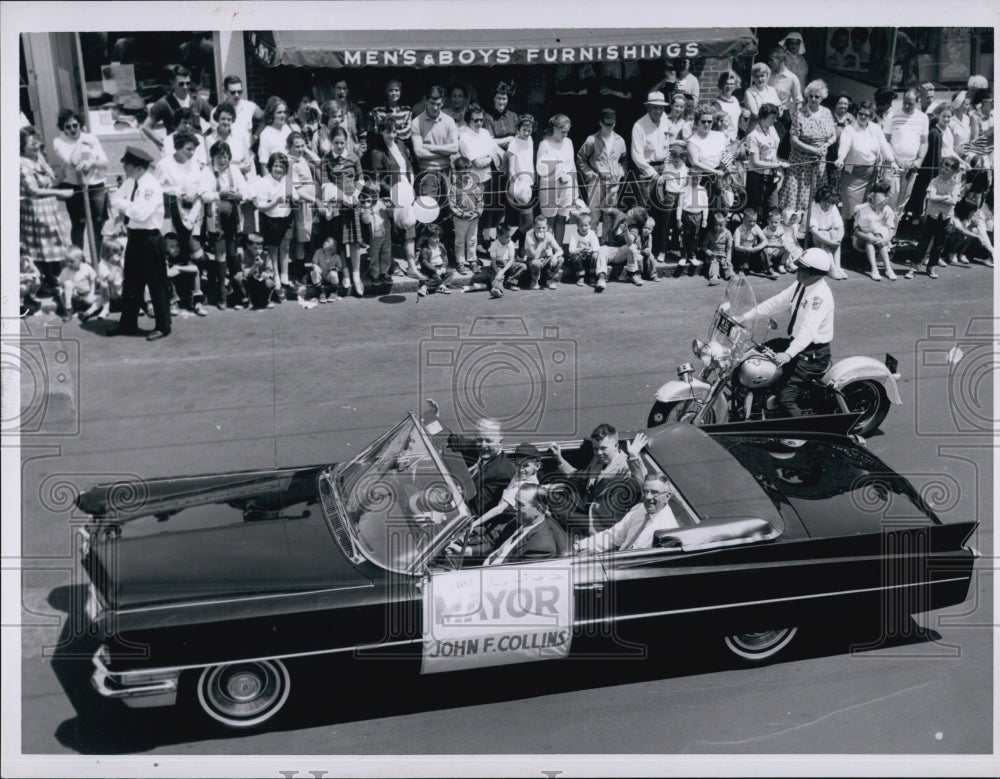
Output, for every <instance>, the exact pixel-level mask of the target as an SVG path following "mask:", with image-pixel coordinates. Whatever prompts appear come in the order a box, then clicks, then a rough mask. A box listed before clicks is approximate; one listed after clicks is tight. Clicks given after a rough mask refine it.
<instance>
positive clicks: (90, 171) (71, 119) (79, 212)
mask: <svg viewBox="0 0 1000 779" xmlns="http://www.w3.org/2000/svg"><path fill="white" fill-rule="evenodd" d="M56 125H57V126H58V127H59V129H60V130H61V131H62V134H61V135H57V136H56V137H55V139H54V140H53V141H52V148H53V149H54V151H55V153H56V156H57V157H58V158H59V161H60V162H61V163H62V166H63V180H64V181H66V182H67V183H69V184H70V185H71V186H72V187H73V196H72V197H71V198H70V199H69V200H67V201H66V210H67V211H69V219H70V236H71V239H72V241H73V245H74V246H76V247H77V248H78V249H82V248H83V236H84V229H85V227H86V226H87V211H86V209H85V208H84V204H83V190H84V188H86V190H87V196H88V200H89V202H90V219H91V222H90V228H91V234H92V235H93V236H94V245H95V247H96V248H97V249H98V251H100V248H101V228H102V227H103V226H104V222H105V221H106V220H107V218H108V193H107V190H106V189H105V188H104V179H105V177H106V176H107V175H108V157H107V155H106V154H105V153H104V148H103V147H102V146H101V142H100V141H99V140H98V139H97V137H96V136H94V135H91V134H90V133H88V132H84V130H83V117H82V116H80V115H79V114H78V113H77V112H76V111H74V110H73V109H72V108H64V109H63V110H62V111H60V112H59V116H58V118H57V119H56Z"/></svg>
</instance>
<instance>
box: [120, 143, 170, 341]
mask: <svg viewBox="0 0 1000 779" xmlns="http://www.w3.org/2000/svg"><path fill="white" fill-rule="evenodd" d="M122 164H123V165H124V166H125V176H126V177H127V179H128V181H127V182H126V183H123V184H122V186H120V187H119V188H118V190H117V192H115V194H114V195H113V196H112V198H111V204H112V206H114V207H115V208H116V209H117V210H118V211H120V212H121V213H122V215H123V216H124V217H125V224H126V225H127V227H128V244H127V245H126V247H125V279H124V281H123V284H122V287H123V288H122V298H123V300H122V315H121V319H119V320H118V327H116V328H115V329H113V330H109V331H108V335H136V334H137V333H138V332H139V306H140V305H141V304H142V300H143V295H144V292H145V289H146V287H147V286H148V287H149V297H150V299H151V300H152V302H153V315H154V316H155V318H156V329H155V330H154V331H153V332H151V333H150V334H149V335H147V336H146V340H147V341H156V340H159V339H160V338H166V337H167V336H168V335H170V304H169V300H170V287H169V282H168V281H167V252H166V245H165V243H164V241H163V233H162V230H163V189H162V188H161V187H160V182H159V181H157V180H156V177H155V176H153V174H152V173H150V171H149V168H150V165H152V164H153V158H152V156H151V155H150V154H149V153H148V152H146V151H145V150H143V149H140V148H138V147H137V146H127V147H126V148H125V156H124V157H122Z"/></svg>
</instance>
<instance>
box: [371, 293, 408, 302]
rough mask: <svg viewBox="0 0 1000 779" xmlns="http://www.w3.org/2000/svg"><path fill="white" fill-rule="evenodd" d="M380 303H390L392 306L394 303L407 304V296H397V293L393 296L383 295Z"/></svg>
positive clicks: (379, 299) (379, 300)
mask: <svg viewBox="0 0 1000 779" xmlns="http://www.w3.org/2000/svg"><path fill="white" fill-rule="evenodd" d="M378 302H379V303H390V304H392V303H405V302H406V295H400V294H396V293H393V294H390V295H381V296H380V297H379V298H378Z"/></svg>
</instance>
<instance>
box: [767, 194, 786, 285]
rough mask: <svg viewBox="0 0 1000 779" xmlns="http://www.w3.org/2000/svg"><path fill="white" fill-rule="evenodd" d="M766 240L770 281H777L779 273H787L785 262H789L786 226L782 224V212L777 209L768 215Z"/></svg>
mask: <svg viewBox="0 0 1000 779" xmlns="http://www.w3.org/2000/svg"><path fill="white" fill-rule="evenodd" d="M764 238H765V239H767V246H765V247H764V262H765V268H766V269H767V276H768V278H770V279H776V278H778V274H779V273H784V272H785V262H786V261H787V260H788V250H787V249H786V248H785V226H784V225H783V224H782V223H781V211H779V210H778V209H776V208H775V209H772V210H771V211H770V212H769V213H768V215H767V225H766V226H765V227H764Z"/></svg>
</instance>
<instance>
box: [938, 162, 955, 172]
mask: <svg viewBox="0 0 1000 779" xmlns="http://www.w3.org/2000/svg"><path fill="white" fill-rule="evenodd" d="M941 167H942V168H952V169H954V170H958V165H956V164H955V163H954V162H942V163H941Z"/></svg>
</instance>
